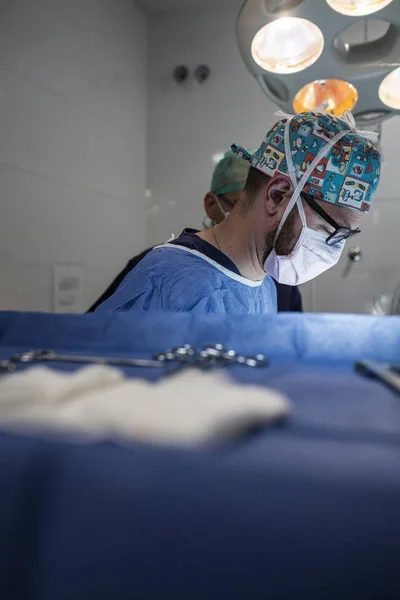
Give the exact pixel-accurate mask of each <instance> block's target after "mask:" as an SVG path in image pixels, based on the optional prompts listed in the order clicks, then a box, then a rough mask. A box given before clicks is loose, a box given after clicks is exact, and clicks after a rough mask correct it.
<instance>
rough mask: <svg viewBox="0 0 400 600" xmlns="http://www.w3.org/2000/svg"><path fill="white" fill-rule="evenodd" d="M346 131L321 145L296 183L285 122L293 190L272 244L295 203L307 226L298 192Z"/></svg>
mask: <svg viewBox="0 0 400 600" xmlns="http://www.w3.org/2000/svg"><path fill="white" fill-rule="evenodd" d="M292 118H293V117H292ZM286 128H287V136H286ZM348 133H349V130H348V129H345V130H343V131H340V132H339V133H337V134H336V135H335V136H334V137H333V138H332V139H331V140H330V141H329V142H328V143H327V144H325V146H323V147H322V148H321V150H320V151H319V152H318V154H317V156H316V157H315V158H314V160H313V161H312V163H311V164H310V165H309V166H308V168H307V170H306V172H305V173H304V174H303V175H302V177H301V179H300V181H299V182H298V183H297V177H296V175H295V173H296V169H295V166H294V164H293V158H292V153H291V149H290V141H289V142H288V140H289V127H288V126H287V124H286V127H285V154H286V161H287V163H288V172H289V175H290V179H291V180H292V183H293V185H294V186H295V189H294V191H293V195H292V197H291V199H290V202H289V204H288V205H287V207H286V210H285V212H284V213H283V216H282V219H281V222H280V224H279V227H278V231H277V232H276V236H275V240H274V244H275V242H276V240H277V239H278V236H279V234H280V232H281V231H282V227H283V226H284V224H285V222H286V219H287V218H288V216H289V213H290V212H291V210H292V209H293V207H294V206H295V204H296V203H297V204H298V210H299V213H300V218H301V222H302V224H303V226H304V227H306V226H307V221H306V216H305V213H304V208H303V204H302V202H301V201H300V202H299V200H300V193H301V191H302V189H303V187H304V185H305V183H306V182H307V179H308V178H309V176H310V175H311V173H312V172H313V171H314V169H315V167H316V166H317V165H318V163H319V162H320V160H321V159H322V158H324V156H325V155H326V154H327V153H328V152H329V150H330V149H331V148H332V147H333V146H334V145H335V144H336V142H338V141H339V140H340V139H341V138H342V137H344V136H345V135H347V134H348ZM292 175H294V179H293V178H292Z"/></svg>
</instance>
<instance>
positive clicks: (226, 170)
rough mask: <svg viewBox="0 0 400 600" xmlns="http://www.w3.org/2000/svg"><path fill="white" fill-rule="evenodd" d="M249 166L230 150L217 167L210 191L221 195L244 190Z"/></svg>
mask: <svg viewBox="0 0 400 600" xmlns="http://www.w3.org/2000/svg"><path fill="white" fill-rule="evenodd" d="M249 168H250V165H249V163H248V162H246V161H245V160H243V159H242V158H240V157H239V156H237V155H236V154H234V153H233V152H232V151H231V150H229V152H227V153H226V154H225V156H224V158H222V159H221V160H220V161H219V163H218V164H217V166H216V167H215V170H214V173H213V176H212V181H211V189H210V192H212V193H213V194H215V195H216V196H219V195H220V194H229V193H230V192H236V191H238V190H242V189H243V188H244V186H245V183H246V179H247V174H248V172H249Z"/></svg>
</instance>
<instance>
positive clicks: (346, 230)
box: [300, 192, 361, 246]
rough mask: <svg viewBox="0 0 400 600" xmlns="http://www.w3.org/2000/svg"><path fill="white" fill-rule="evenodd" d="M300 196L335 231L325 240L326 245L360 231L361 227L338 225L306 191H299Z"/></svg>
mask: <svg viewBox="0 0 400 600" xmlns="http://www.w3.org/2000/svg"><path fill="white" fill-rule="evenodd" d="M300 196H301V197H302V198H303V200H305V201H306V202H307V204H308V206H309V207H310V208H312V210H313V211H314V212H316V213H317V214H319V216H320V217H322V218H323V219H324V220H325V221H326V222H327V223H329V225H331V226H332V227H334V229H335V231H334V232H333V233H331V234H330V235H329V236H328V237H327V238H326V240H325V242H326V243H327V244H328V246H334V245H335V244H338V243H339V242H342V241H343V240H348V239H349V238H350V237H352V236H353V235H357V233H361V229H359V228H358V227H357V228H356V229H350V227H344V226H343V225H339V224H338V223H336V221H334V220H333V219H332V217H331V216H330V215H328V213H327V212H325V211H324V209H323V208H321V206H320V205H319V204H318V202H317V201H316V200H314V198H313V197H312V196H311V195H310V194H307V193H306V192H301V193H300Z"/></svg>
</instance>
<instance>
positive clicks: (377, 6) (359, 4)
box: [326, 0, 392, 17]
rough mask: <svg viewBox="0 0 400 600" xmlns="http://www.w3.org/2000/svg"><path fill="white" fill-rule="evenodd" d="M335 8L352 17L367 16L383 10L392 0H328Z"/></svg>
mask: <svg viewBox="0 0 400 600" xmlns="http://www.w3.org/2000/svg"><path fill="white" fill-rule="evenodd" d="M326 1H327V3H328V4H329V6H330V7H331V8H333V10H336V11H337V12H338V13H341V14H342V15H347V16H350V17H365V16H366V15H372V14H373V13H376V12H378V10H382V8H385V6H388V5H389V4H390V3H391V2H392V0H326Z"/></svg>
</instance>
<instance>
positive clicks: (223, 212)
mask: <svg viewBox="0 0 400 600" xmlns="http://www.w3.org/2000/svg"><path fill="white" fill-rule="evenodd" d="M215 198H216V200H217V204H218V207H219V210H220V211H221V212H222V214H223V215H224V217H225V219H226V218H227V216H228V215H229V214H230V213H228V212H225V211H224V209H223V208H222V206H221V202H220V201H219V198H218V196H215Z"/></svg>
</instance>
